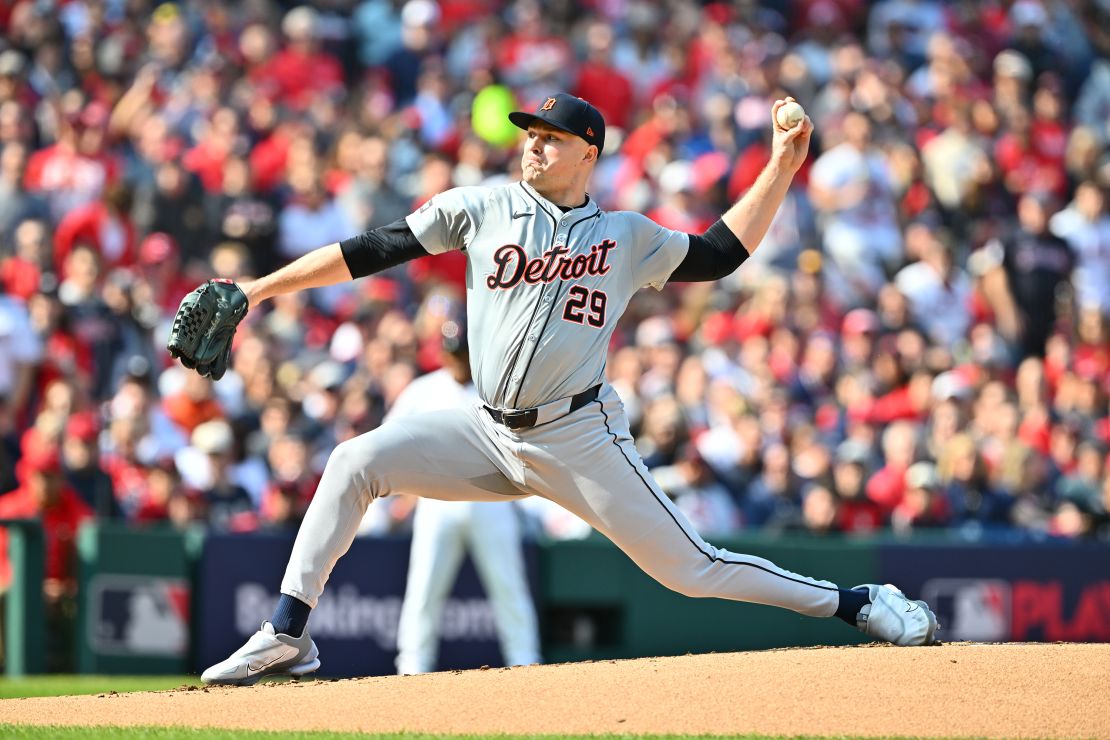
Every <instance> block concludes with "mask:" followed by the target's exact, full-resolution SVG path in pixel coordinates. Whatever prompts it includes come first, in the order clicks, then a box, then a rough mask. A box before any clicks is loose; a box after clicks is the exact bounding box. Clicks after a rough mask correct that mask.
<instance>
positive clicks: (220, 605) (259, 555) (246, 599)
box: [195, 534, 537, 677]
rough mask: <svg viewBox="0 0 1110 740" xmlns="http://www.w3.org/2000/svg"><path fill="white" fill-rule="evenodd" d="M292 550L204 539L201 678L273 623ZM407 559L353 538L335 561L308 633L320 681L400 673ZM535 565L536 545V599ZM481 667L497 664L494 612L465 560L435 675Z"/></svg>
mask: <svg viewBox="0 0 1110 740" xmlns="http://www.w3.org/2000/svg"><path fill="white" fill-rule="evenodd" d="M292 547H293V535H292V534H288V535H285V534H275V535H261V534H260V535H210V536H209V537H207V538H206V539H205V543H204V553H203V555H202V557H201V563H200V568H199V572H198V578H197V583H196V589H197V624H196V627H197V629H196V642H197V650H196V657H197V665H196V666H195V667H196V668H197V670H198V671H200V670H204V668H205V667H207V666H209V665H212V664H213V663H216V662H219V661H221V660H223V659H224V658H226V657H227V656H228V655H230V654H231V653H232V652H233V651H234V650H236V649H237V648H239V647H240V646H241V645H242V644H243V642H245V641H246V639H247V638H248V637H250V635H251V634H253V633H254V632H255V631H257V630H258V628H259V625H261V624H262V622H263V621H264V620H267V619H269V618H270V615H271V614H272V613H273V610H274V605H275V604H276V603H277V599H278V589H279V587H280V585H281V577H282V575H283V574H284V572H285V563H286V560H287V558H288V557H289V552H290V550H292ZM408 558H409V540H408V539H399V538H385V539H379V538H359V539H356V540H355V542H354V544H353V545H352V546H351V549H350V550H349V551H348V552H347V554H346V555H345V556H343V558H342V559H340V561H339V563H338V564H337V565H336V566H335V570H334V571H333V572H332V575H331V578H330V579H329V580H328V586H327V590H326V591H325V593H324V595H323V596H322V597H321V598H320V603H319V604H318V605H317V607H316V608H315V609H314V610H313V611H312V618H311V619H310V621H309V625H308V627H309V632H310V633H311V634H312V639H313V640H315V641H316V645H317V646H318V647H319V648H320V660H321V662H322V663H323V666H322V667H321V669H320V675H321V676H334V677H349V676H380V675H387V674H391V673H395V672H396V668H395V666H394V659H395V658H396V656H397V626H398V623H399V621H400V616H401V601H402V599H403V597H404V591H405V578H406V574H407V571H408ZM536 562H537V558H536V548H535V545H532V544H526V545H525V563H526V566H527V569H528V575H529V580H530V582H531V584H532V591H533V593H535V590H536V589H535V586H536V575H537V573H536V571H537V568H536ZM484 665H488V666H500V665H503V662H502V658H501V650H500V647H499V644H498V640H497V629H496V622H495V619H494V613H493V609H492V607H491V606H490V604H489V601H488V600H487V599H486V596H485V592H484V591H483V589H482V586H481V582H480V581H479V579H478V577H477V574H476V573H475V570H474V568H473V566H472V564H471V563H470V561H469V559H467V560H465V561H464V563H463V567H462V569H461V570H460V572H459V578H458V580H457V582H456V584H455V587H454V590H453V591H452V592H451V594H450V596H449V597H448V599H447V604H446V607H445V609H444V614H443V619H442V621H441V625H440V650H439V668H440V669H441V670H447V669H456V668H478V667H480V666H484Z"/></svg>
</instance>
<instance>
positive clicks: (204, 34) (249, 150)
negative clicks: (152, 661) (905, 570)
mask: <svg viewBox="0 0 1110 740" xmlns="http://www.w3.org/2000/svg"><path fill="white" fill-rule="evenodd" d="M0 28H2V29H3V40H2V42H0V44H2V46H0V437H2V438H3V441H4V444H3V446H2V450H0V492H2V491H11V493H8V494H6V495H3V496H2V497H0V518H6V517H13V516H42V517H43V519H44V521H46V522H47V523H48V538H50V541H51V542H52V543H54V544H53V545H52V547H53V548H54V550H52V552H54V553H55V554H54V556H53V558H52V559H51V560H50V561H49V562H48V569H54V572H57V571H58V569H60V568H62V567H63V566H62V562H63V561H64V548H65V542H67V541H69V540H71V538H72V532H73V531H74V530H75V528H76V526H77V524H78V523H79V522H80V521H82V520H83V519H86V518H89V517H94V516H95V517H100V518H104V519H109V518H111V519H123V520H127V521H130V522H136V523H143V524H146V523H157V522H169V523H171V524H173V525H174V526H179V527H185V526H189V525H190V524H195V523H203V524H206V525H207V526H210V527H213V528H217V529H220V530H224V531H252V530H258V529H268V528H285V527H294V526H296V524H297V523H298V522H299V519H300V517H301V516H302V515H303V513H304V510H305V508H306V506H307V504H308V502H309V501H310V499H311V497H312V495H313V493H314V490H315V485H316V483H317V481H318V479H319V476H320V473H321V471H322V469H323V465H324V462H325V461H326V459H327V456H328V453H329V451H330V450H331V449H332V448H333V447H334V446H335V445H336V444H337V443H338V442H341V441H343V440H345V439H348V438H350V437H352V436H354V435H358V434H361V433H363V432H366V431H368V430H370V429H373V428H374V427H376V426H377V425H378V424H379V423H380V421H381V419H382V417H383V415H384V413H385V412H386V411H387V410H388V409H389V408H390V405H391V403H392V401H393V400H394V399H395V398H396V397H397V394H398V393H399V392H400V391H401V390H402V389H403V388H404V387H405V386H406V385H407V384H408V383H409V382H410V381H411V380H412V379H413V378H414V377H417V376H418V375H420V374H423V373H426V372H428V371H431V370H433V369H435V368H436V367H438V365H439V354H438V342H439V339H438V338H439V336H440V326H441V325H442V323H443V322H444V321H445V320H447V319H448V318H450V317H453V316H457V315H458V314H459V312H460V311H461V310H462V304H463V299H464V281H465V262H464V258H463V257H462V256H461V255H458V254H454V255H445V256H442V257H438V258H435V259H433V260H427V259H424V260H418V261H416V262H414V263H411V264H408V265H403V266H400V267H398V268H394V269H392V270H390V271H388V272H386V273H383V274H380V275H377V276H372V277H370V278H367V279H364V280H361V281H357V282H353V283H350V284H346V285H341V286H335V287H334V288H329V289H325V290H318V291H312V292H309V293H303V294H298V295H290V296H285V297H282V298H278V299H277V300H275V301H273V302H272V303H270V304H268V305H267V306H265V307H263V308H261V309H260V310H256V311H253V312H252V313H251V314H250V315H249V316H248V318H247V320H246V321H245V322H244V324H243V325H242V326H241V328H240V330H239V334H238V337H237V341H236V345H235V351H234V355H233V367H232V368H231V370H230V371H229V372H228V374H227V375H226V376H225V377H224V378H223V379H222V380H220V381H219V382H218V383H212V382H210V381H209V380H207V379H204V378H200V377H198V376H197V375H196V374H195V373H192V372H189V371H186V370H184V369H183V368H181V367H180V366H179V365H175V364H174V363H172V362H171V361H170V359H169V358H168V356H167V355H166V353H165V351H164V349H163V344H164V341H165V338H166V336H167V334H168V322H169V321H170V320H171V318H172V315H173V312H174V311H175V309H176V307H177V305H178V302H179V301H180V299H181V298H182V296H183V295H184V294H185V293H186V292H188V291H189V290H191V289H192V288H193V287H195V286H196V285H197V284H199V283H200V282H202V281H204V280H205V279H207V278H209V277H227V278H233V279H234V278H242V277H248V276H256V275H259V274H262V273H265V272H268V271H270V270H272V269H274V268H275V267H278V266H280V265H282V264H285V263H286V262H288V261H289V260H291V259H293V258H296V257H297V256H299V255H302V254H304V253H306V252H308V251H310V250H311V249H313V248H315V247H318V246H321V245H323V244H326V243H329V242H334V241H337V240H339V239H342V238H346V237H348V236H352V235H354V234H356V233H359V232H360V231H363V230H365V229H369V228H374V227H377V226H381V225H383V224H386V223H389V222H391V221H393V220H395V219H397V218H399V217H402V216H404V215H406V214H407V213H409V212H411V211H412V210H413V209H415V208H417V207H419V206H420V205H421V204H422V203H423V202H425V201H426V200H427V199H428V198H429V197H430V196H432V195H433V194H435V193H437V192H440V191H442V190H445V189H447V188H450V187H453V186H456V185H472V184H499V183H504V182H509V181H512V180H513V179H515V178H518V177H519V163H518V161H519V149H518V148H516V140H515V138H513V137H511V136H507V135H506V132H505V128H504V126H503V125H502V124H501V122H500V121H499V120H498V121H491V120H490V118H489V116H490V110H495V111H496V110H498V108H497V106H498V101H502V102H504V101H508V104H509V105H511V106H516V107H523V108H524V109H530V108H532V107H534V106H535V105H536V103H537V102H538V101H541V100H543V99H544V98H545V97H546V96H547V95H549V94H550V93H552V92H553V91H558V90H569V91H571V92H573V93H574V94H577V95H580V96H582V97H584V98H587V99H589V100H590V101H591V102H593V103H594V104H595V105H597V106H598V107H599V108H600V109H601V110H602V112H603V113H604V114H605V116H606V119H607V121H608V124H609V132H610V133H609V138H608V141H607V144H606V147H605V152H604V156H603V157H602V159H601V161H600V163H599V165H598V168H597V171H596V174H595V176H594V180H593V183H592V189H591V196H592V197H593V198H594V199H595V200H596V201H597V202H598V203H599V204H600V205H601V207H603V208H607V209H630V210H635V211H640V212H643V213H646V214H648V215H649V216H650V217H651V218H653V219H655V220H657V221H658V222H660V223H662V224H664V225H666V226H668V227H671V228H675V229H682V230H686V231H689V232H699V233H700V231H701V230H703V229H704V228H706V227H707V226H708V225H709V224H711V223H712V222H713V221H714V220H715V219H716V218H717V216H718V215H719V214H720V213H722V212H723V210H724V209H725V208H727V206H728V205H729V204H730V203H731V202H733V201H734V200H735V199H736V198H738V197H739V196H740V195H741V194H742V193H743V192H744V191H745V189H746V188H747V187H748V186H749V185H750V184H751V183H752V182H753V180H754V178H755V176H756V175H757V174H758V172H759V171H760V169H761V167H762V166H763V165H764V163H765V162H766V161H767V160H768V156H769V143H770V129H769V110H770V105H771V103H772V102H773V101H774V100H775V99H776V98H779V97H782V96H785V95H793V96H794V97H795V98H797V99H798V101H799V102H801V103H802V104H803V105H804V106H805V108H806V109H807V112H808V113H809V115H810V116H811V118H812V119H813V121H814V124H815V126H816V132H815V135H814V140H813V145H812V148H811V153H810V157H809V160H808V162H807V164H806V166H805V167H804V168H803V170H802V171H801V172H800V173H799V175H798V177H797V178H796V180H795V183H794V186H793V188H792V189H791V191H790V193H789V195H788V197H787V200H786V202H785V204H784V205H783V207H782V209H781V210H780V212H779V214H778V216H777V217H776V219H775V222H774V224H773V225H772V228H771V230H770V232H769V234H768V236H767V238H766V239H765V240H764V242H763V244H762V245H760V247H759V250H758V251H757V252H756V254H755V255H754V256H753V257H752V258H751V259H749V260H748V261H747V263H746V264H745V265H744V266H742V267H741V269H740V270H738V271H737V272H736V273H735V274H734V275H732V276H731V277H729V278H727V279H725V280H722V281H720V282H718V283H715V284H708V283H701V284H672V285H668V286H666V287H665V289H664V290H663V291H661V292H656V291H641V293H639V294H638V295H637V296H636V298H635V299H634V300H633V302H632V304H631V306H630V307H629V310H628V312H627V314H626V315H625V316H624V318H623V320H622V322H621V324H620V326H619V327H618V329H617V331H616V334H615V336H614V340H613V345H612V351H611V356H610V362H609V370H608V372H609V375H610V380H611V382H612V383H613V385H614V386H615V387H616V388H617V389H618V390H619V392H620V394H621V396H622V398H623V400H624V402H625V405H626V408H627V411H628V413H629V416H630V419H631V420H632V423H633V431H634V433H635V434H636V435H637V444H638V446H639V448H640V450H641V452H642V453H643V455H644V458H645V461H646V462H647V464H648V466H649V467H650V468H651V469H652V471H653V473H654V474H655V476H656V478H657V480H658V481H659V483H660V485H661V486H662V487H663V488H664V489H665V490H666V491H667V493H668V494H669V495H671V496H672V497H673V498H674V499H675V500H676V502H677V503H678V505H679V506H680V507H681V508H682V509H683V510H684V511H685V512H686V513H687V514H688V515H689V516H690V517H691V519H692V520H693V521H694V523H695V525H696V526H697V527H698V528H699V530H701V531H702V532H703V533H704V534H705V535H707V536H715V535H727V534H732V533H736V532H741V531H746V530H755V529H763V530H772V531H785V530H798V531H808V532H813V533H830V532H847V533H865V532H871V531H879V530H887V529H888V528H890V529H893V530H894V531H897V532H901V533H905V532H916V531H922V530H933V529H941V528H943V529H948V530H952V529H955V530H958V531H960V532H962V533H965V534H968V535H969V536H974V535H979V534H982V533H983V532H990V531H999V532H1008V533H1013V532H1021V533H1026V534H1028V535H1030V536H1056V537H1064V538H1103V539H1110V519H1108V516H1107V510H1108V508H1110V483H1107V481H1108V476H1107V475H1106V467H1107V461H1108V457H1107V456H1108V451H1110V417H1108V395H1110V332H1108V325H1107V321H1108V317H1110V212H1108V208H1107V197H1108V195H1110V146H1108V141H1110V3H1108V2H1106V1H1105V0H1087V1H1082V0H1046V1H1044V2H1042V1H1040V0H1014V1H1010V0H994V1H988V2H971V1H968V0H951V1H950V2H943V3H942V2H930V1H928V0H881V1H880V2H876V3H865V2H863V1H862V0H794V1H793V2H785V3H778V2H776V3H771V2H763V3H760V2H753V1H750V0H734V1H733V2H718V3H709V4H698V3H694V2H678V1H675V0H672V1H669V2H668V1H656V2H649V1H647V0H581V1H579V2H575V1H573V0H552V1H549V2H542V3H541V2H538V0H516V1H515V2H512V1H509V0H506V1H504V2H497V1H494V0H490V1H483V0H438V1H437V0H407V1H404V2H402V1H400V0H362V1H360V0H321V1H320V2H316V3H313V4H312V5H311V6H309V5H298V4H295V3H288V2H277V1H276V0H244V1H243V2H239V3H222V2H216V1H215V0H191V1H188V2H176V3H174V2H166V3H161V4H157V3H155V2H152V1H151V0H69V1H66V0H16V1H15V2H0ZM375 506H381V507H383V508H382V511H383V512H384V515H381V516H379V517H378V518H377V519H376V521H375V522H374V523H372V524H370V525H368V526H367V530H368V531H370V532H381V531H393V530H397V529H401V528H403V527H405V526H406V525H405V521H406V511H407V508H408V507H406V506H404V505H403V504H401V503H390V502H381V503H380V504H376V505H375ZM525 510H526V512H527V515H528V517H529V520H530V521H531V523H532V524H533V525H534V526H535V528H536V531H539V532H543V533H545V534H547V535H549V536H553V537H571V536H580V535H581V534H582V533H583V530H582V525H581V523H580V522H576V521H575V520H573V519H572V518H570V517H569V515H563V514H561V513H559V512H557V511H553V510H551V509H550V508H549V507H545V506H543V505H542V503H541V504H539V505H534V506H530V507H525Z"/></svg>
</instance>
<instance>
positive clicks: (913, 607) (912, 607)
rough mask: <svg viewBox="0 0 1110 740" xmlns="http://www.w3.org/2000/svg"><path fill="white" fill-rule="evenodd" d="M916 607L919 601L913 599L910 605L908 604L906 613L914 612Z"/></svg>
mask: <svg viewBox="0 0 1110 740" xmlns="http://www.w3.org/2000/svg"><path fill="white" fill-rule="evenodd" d="M914 609H917V603H916V602H913V601H911V602H910V603H909V605H908V606H907V607H906V614H909V613H910V612H912V611H913V610H914Z"/></svg>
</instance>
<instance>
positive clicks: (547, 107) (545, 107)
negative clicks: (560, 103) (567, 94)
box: [540, 98, 555, 110]
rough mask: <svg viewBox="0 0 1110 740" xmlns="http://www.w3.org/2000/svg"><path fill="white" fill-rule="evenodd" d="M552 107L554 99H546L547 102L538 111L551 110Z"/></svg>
mask: <svg viewBox="0 0 1110 740" xmlns="http://www.w3.org/2000/svg"><path fill="white" fill-rule="evenodd" d="M554 107H555V98H548V99H547V102H546V103H544V104H543V107H542V108H540V110H551V109H552V108H554Z"/></svg>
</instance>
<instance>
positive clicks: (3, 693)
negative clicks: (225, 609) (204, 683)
mask: <svg viewBox="0 0 1110 740" xmlns="http://www.w3.org/2000/svg"><path fill="white" fill-rule="evenodd" d="M182 684H194V685H197V686H199V685H200V678H199V677H197V676H71V675H58V676H28V677H26V678H15V679H12V678H4V679H0V699H14V698H16V697H20V696H70V695H73V694H103V693H107V692H109V691H115V692H118V693H121V694H122V693H123V692H125V691H162V690H163V689H175V688H177V687H178V686H181V685H182ZM0 737H4V735H0Z"/></svg>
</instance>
